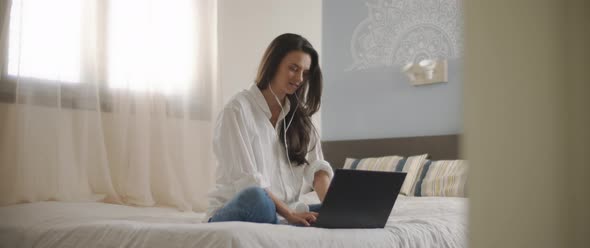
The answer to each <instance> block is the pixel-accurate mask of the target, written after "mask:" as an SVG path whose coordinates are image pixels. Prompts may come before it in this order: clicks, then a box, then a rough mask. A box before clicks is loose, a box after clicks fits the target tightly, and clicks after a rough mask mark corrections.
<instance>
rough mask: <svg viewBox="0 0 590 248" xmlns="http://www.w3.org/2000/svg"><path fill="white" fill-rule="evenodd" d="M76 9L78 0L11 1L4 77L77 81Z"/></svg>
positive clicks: (78, 54)
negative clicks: (6, 73) (5, 74)
mask: <svg viewBox="0 0 590 248" xmlns="http://www.w3.org/2000/svg"><path fill="white" fill-rule="evenodd" d="M80 9H81V6H80V1H79V0H51V1H46V0H26V1H24V2H23V1H22V0H13V2H12V9H11V11H10V27H9V38H8V74H9V75H13V76H16V75H18V76H21V77H30V78H37V79H47V80H57V81H62V82H69V83H75V82H79V81H80V38H81V36H80V33H81V32H80V31H81V27H80V23H81V16H80V15H81V11H80Z"/></svg>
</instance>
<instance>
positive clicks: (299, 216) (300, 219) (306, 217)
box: [285, 212, 318, 226]
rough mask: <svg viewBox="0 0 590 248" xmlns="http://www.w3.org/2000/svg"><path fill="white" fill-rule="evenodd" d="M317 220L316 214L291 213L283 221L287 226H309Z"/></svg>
mask: <svg viewBox="0 0 590 248" xmlns="http://www.w3.org/2000/svg"><path fill="white" fill-rule="evenodd" d="M317 218H318V213H316V212H303V213H292V214H290V215H289V216H287V217H286V218H285V219H286V220H287V222H289V224H294V225H304V226H310V225H311V224H313V223H315V221H316V220H317Z"/></svg>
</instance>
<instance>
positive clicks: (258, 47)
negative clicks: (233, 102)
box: [217, 0, 322, 104]
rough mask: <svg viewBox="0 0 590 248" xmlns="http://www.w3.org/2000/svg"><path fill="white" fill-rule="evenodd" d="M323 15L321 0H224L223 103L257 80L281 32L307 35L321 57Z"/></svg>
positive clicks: (221, 12) (221, 9)
mask: <svg viewBox="0 0 590 248" xmlns="http://www.w3.org/2000/svg"><path fill="white" fill-rule="evenodd" d="M321 14H322V1H318V0H298V1H285V0H279V1H277V0H254V1H241V0H220V1H219V2H218V22H219V23H218V25H219V29H218V36H217V37H218V39H219V41H218V44H219V45H218V51H219V69H218V70H219V83H220V88H219V89H220V91H221V92H220V96H221V98H220V99H219V100H220V101H221V102H220V103H221V104H224V103H226V102H227V101H228V100H229V99H230V98H231V97H232V96H233V95H234V94H236V93H237V92H239V91H240V90H242V89H245V88H247V87H249V86H250V84H252V83H253V82H254V78H255V76H256V71H257V69H258V64H259V63H260V59H261V58H262V54H263V53H264V50H265V49H266V47H267V46H268V44H270V42H271V41H272V40H273V39H274V38H275V37H276V36H278V35H280V34H283V33H297V34H300V35H303V36H304V37H305V38H307V39H308V40H309V41H310V42H311V43H312V45H313V46H314V47H315V48H316V50H317V51H318V53H320V60H321V47H320V46H321V32H322V31H321V26H322V25H321V21H322V18H321Z"/></svg>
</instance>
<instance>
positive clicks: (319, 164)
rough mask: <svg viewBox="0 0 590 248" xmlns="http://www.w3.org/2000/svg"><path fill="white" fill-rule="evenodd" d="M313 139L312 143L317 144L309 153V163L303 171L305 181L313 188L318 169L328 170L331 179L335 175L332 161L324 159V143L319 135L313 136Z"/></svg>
mask: <svg viewBox="0 0 590 248" xmlns="http://www.w3.org/2000/svg"><path fill="white" fill-rule="evenodd" d="M311 141H312V142H313V143H312V144H315V146H314V147H313V149H312V150H311V151H310V152H309V153H307V161H309V165H307V166H305V169H304V171H303V179H304V181H305V183H306V184H307V185H308V186H309V187H311V188H312V189H313V179H314V177H315V173H316V172H317V171H319V170H323V171H325V172H327V173H328V177H329V178H330V180H332V177H333V176H334V171H333V170H332V166H330V163H328V161H326V160H324V154H323V153H322V144H321V140H320V138H319V136H318V135H314V136H312V139H311ZM310 143H311V142H310Z"/></svg>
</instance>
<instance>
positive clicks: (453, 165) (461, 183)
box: [414, 160, 467, 197]
mask: <svg viewBox="0 0 590 248" xmlns="http://www.w3.org/2000/svg"><path fill="white" fill-rule="evenodd" d="M466 182H467V161H465V160H441V161H427V162H426V164H424V166H423V167H422V170H421V171H420V175H419V177H418V182H417V183H416V186H415V187H414V195H415V196H457V197H465V196H466V194H465V189H466V186H465V184H466Z"/></svg>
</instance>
